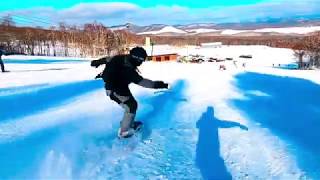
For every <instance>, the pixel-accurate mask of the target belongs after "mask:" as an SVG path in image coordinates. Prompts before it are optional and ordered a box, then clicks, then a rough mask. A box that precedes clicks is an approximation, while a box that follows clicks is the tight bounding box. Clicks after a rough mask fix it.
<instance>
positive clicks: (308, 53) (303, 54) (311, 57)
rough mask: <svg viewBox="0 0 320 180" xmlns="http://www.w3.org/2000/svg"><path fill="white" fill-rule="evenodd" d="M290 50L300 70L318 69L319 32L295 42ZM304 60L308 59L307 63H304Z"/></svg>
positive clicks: (319, 62) (319, 63)
mask: <svg viewBox="0 0 320 180" xmlns="http://www.w3.org/2000/svg"><path fill="white" fill-rule="evenodd" d="M292 49H294V51H295V55H296V57H297V58H298V63H299V67H300V68H301V69H302V68H311V67H314V66H315V67H318V68H319V67H320V32H316V33H314V34H312V35H309V36H306V37H304V38H303V39H302V40H300V41H298V42H296V43H295V44H294V45H293V47H292ZM304 58H307V59H308V63H304V61H303V59H304Z"/></svg>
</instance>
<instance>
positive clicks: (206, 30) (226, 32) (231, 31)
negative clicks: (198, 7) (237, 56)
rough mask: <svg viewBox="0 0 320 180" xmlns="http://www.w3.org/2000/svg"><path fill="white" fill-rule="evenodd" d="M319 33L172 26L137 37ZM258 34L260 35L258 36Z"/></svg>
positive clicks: (314, 29)
mask: <svg viewBox="0 0 320 180" xmlns="http://www.w3.org/2000/svg"><path fill="white" fill-rule="evenodd" d="M317 31H320V26H310V27H287V28H263V29H255V30H236V29H214V28H213V29H211V28H210V29H209V28H199V29H188V30H186V31H184V30H182V29H178V28H175V27H172V26H166V27H164V28H163V29H161V30H158V31H148V32H141V33H138V34H139V35H146V34H150V35H161V34H163V33H175V34H184V35H195V34H203V33H212V32H215V33H218V35H219V34H220V35H234V36H236V35H243V33H246V34H250V33H254V34H255V35H257V36H258V35H264V33H277V34H283V35H287V34H296V35H306V34H308V33H313V32H317ZM259 33H260V34H259Z"/></svg>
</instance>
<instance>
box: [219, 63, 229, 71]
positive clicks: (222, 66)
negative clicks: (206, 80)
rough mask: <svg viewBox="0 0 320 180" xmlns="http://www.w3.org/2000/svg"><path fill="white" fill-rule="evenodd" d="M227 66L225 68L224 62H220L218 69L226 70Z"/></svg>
mask: <svg viewBox="0 0 320 180" xmlns="http://www.w3.org/2000/svg"><path fill="white" fill-rule="evenodd" d="M226 69H227V68H226V66H225V65H224V64H221V65H220V66H219V70H222V71H224V70H226Z"/></svg>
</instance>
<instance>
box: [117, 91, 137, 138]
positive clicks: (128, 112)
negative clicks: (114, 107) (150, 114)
mask: <svg viewBox="0 0 320 180" xmlns="http://www.w3.org/2000/svg"><path fill="white" fill-rule="evenodd" d="M120 105H121V106H122V107H123V109H124V110H125V112H124V116H123V119H122V121H121V131H122V132H123V131H128V130H129V129H130V128H132V127H133V122H134V118H135V116H136V111H137V108H138V103H137V101H136V100H135V99H134V97H133V96H129V99H128V100H127V101H125V102H123V103H122V104H120Z"/></svg>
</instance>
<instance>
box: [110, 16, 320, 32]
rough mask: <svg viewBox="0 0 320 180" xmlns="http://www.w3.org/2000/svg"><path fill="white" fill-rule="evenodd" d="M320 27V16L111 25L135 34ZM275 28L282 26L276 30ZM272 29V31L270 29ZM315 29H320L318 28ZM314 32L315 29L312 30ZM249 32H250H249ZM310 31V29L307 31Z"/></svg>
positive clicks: (113, 27)
mask: <svg viewBox="0 0 320 180" xmlns="http://www.w3.org/2000/svg"><path fill="white" fill-rule="evenodd" d="M311 26H313V27H315V26H319V27H320V18H319V19H318V20H317V19H314V20H304V19H301V18H300V19H295V20H292V19H261V20H259V22H245V23H223V24H214V23H193V24H186V25H166V24H152V25H148V26H138V25H135V24H131V23H127V24H124V25H118V26H112V27H109V28H110V29H112V30H123V29H126V30H129V31H130V32H132V33H135V34H153V35H177V34H180V35H190V34H193V35H194V34H204V35H241V34H242V35H265V34H266V33H269V34H270V33H271V34H274V35H276V34H281V33H285V31H286V29H284V28H291V31H289V32H288V34H304V33H299V32H297V33H295V31H292V28H293V27H294V28H296V30H298V31H300V30H301V29H299V28H298V29H297V27H311ZM274 28H280V29H279V32H278V30H274ZM268 30H270V31H268ZM314 31H319V30H318V29H317V28H316V29H315V30H314ZM311 32H313V31H311ZM248 33H249V34H248ZM306 33H309V31H306Z"/></svg>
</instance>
